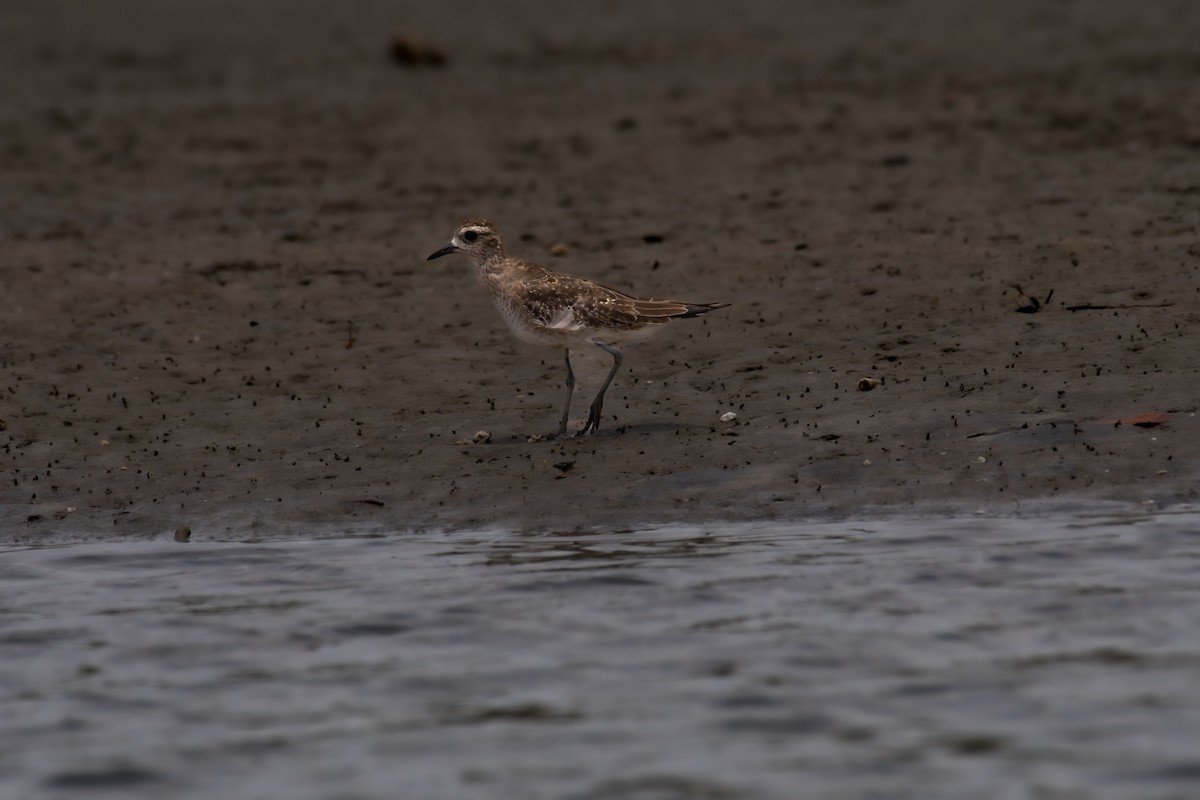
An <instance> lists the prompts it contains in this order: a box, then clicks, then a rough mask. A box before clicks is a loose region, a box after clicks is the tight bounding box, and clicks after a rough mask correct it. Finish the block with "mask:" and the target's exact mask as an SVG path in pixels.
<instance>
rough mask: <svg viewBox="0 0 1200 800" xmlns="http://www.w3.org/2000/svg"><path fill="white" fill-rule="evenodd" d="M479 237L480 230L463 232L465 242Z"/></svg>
mask: <svg viewBox="0 0 1200 800" xmlns="http://www.w3.org/2000/svg"><path fill="white" fill-rule="evenodd" d="M478 238H479V231H464V232H463V241H464V242H473V241H475V240H476V239H478Z"/></svg>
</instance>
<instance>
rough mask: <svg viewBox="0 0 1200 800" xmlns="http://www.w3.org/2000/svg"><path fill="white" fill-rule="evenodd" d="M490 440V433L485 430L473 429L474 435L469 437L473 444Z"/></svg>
mask: <svg viewBox="0 0 1200 800" xmlns="http://www.w3.org/2000/svg"><path fill="white" fill-rule="evenodd" d="M491 440H492V434H490V433H488V432H487V431H475V435H474V436H472V437H471V441H472V442H474V443H475V444H483V443H484V442H490V441H491Z"/></svg>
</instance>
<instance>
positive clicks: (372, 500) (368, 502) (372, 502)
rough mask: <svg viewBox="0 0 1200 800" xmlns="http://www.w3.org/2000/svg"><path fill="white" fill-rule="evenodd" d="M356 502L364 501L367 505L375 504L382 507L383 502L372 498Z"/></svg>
mask: <svg viewBox="0 0 1200 800" xmlns="http://www.w3.org/2000/svg"><path fill="white" fill-rule="evenodd" d="M358 502H360V503H366V504H367V505H369V506H376V507H378V508H383V506H384V503H383V501H382V500H375V499H373V498H367V499H366V500H359V501H358Z"/></svg>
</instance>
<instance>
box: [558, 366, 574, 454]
mask: <svg viewBox="0 0 1200 800" xmlns="http://www.w3.org/2000/svg"><path fill="white" fill-rule="evenodd" d="M563 360H564V361H566V362H567V400H566V402H565V403H563V413H562V419H560V420H559V421H558V435H559V436H566V435H567V417H569V416H570V415H571V397H572V395H574V394H575V373H574V372H573V371H572V370H571V351H570V350H567V351H565V352H564V355H563Z"/></svg>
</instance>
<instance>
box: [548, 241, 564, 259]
mask: <svg viewBox="0 0 1200 800" xmlns="http://www.w3.org/2000/svg"><path fill="white" fill-rule="evenodd" d="M566 254H567V246H566V245H565V244H563V243H562V242H555V243H554V244H552V245H550V255H552V256H565V255H566Z"/></svg>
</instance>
